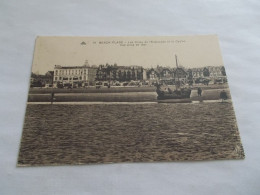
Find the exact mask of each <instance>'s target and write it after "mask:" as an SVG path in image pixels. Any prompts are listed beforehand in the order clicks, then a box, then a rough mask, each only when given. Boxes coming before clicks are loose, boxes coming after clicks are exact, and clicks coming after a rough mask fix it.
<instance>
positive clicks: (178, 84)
mask: <svg viewBox="0 0 260 195" xmlns="http://www.w3.org/2000/svg"><path fill="white" fill-rule="evenodd" d="M175 61H176V67H177V69H176V76H177V80H178V83H177V85H176V84H175V86H176V89H178V88H179V87H180V78H179V74H178V68H179V65H178V59H177V55H176V54H175Z"/></svg>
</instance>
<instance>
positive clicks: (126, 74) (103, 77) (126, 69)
mask: <svg viewBox="0 0 260 195" xmlns="http://www.w3.org/2000/svg"><path fill="white" fill-rule="evenodd" d="M96 80H97V81H119V82H125V81H142V80H146V71H145V69H144V68H143V67H142V66H117V65H116V64H115V65H108V64H106V65H100V66H99V67H98V69H97V73H96Z"/></svg>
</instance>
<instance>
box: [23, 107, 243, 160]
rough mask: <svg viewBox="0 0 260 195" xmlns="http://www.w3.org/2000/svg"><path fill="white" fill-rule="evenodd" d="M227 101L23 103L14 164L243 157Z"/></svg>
mask: <svg viewBox="0 0 260 195" xmlns="http://www.w3.org/2000/svg"><path fill="white" fill-rule="evenodd" d="M243 155H244V153H243V149H242V146H241V144H240V138H239V134H238V129H237V126H236V123H235V116H234V112H233V108H232V104H231V103H201V104H135V105H125V104H122V105H113V104H95V105H40V104H38V105H27V112H26V118H25V123H24V132H23V137H22V143H21V148H20V154H19V162H18V164H19V165H41V164H49V165H51V164H84V163H101V162H105V163H108V162H127V161H128V162H129V161H130V162H140V161H145V162H147V161H173V160H204V159H208V160H209V159H231V158H236V159H239V158H243Z"/></svg>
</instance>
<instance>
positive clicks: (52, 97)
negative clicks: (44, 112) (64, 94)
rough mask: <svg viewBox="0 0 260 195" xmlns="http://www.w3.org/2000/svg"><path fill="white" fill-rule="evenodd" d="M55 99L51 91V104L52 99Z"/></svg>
mask: <svg viewBox="0 0 260 195" xmlns="http://www.w3.org/2000/svg"><path fill="white" fill-rule="evenodd" d="M54 100H55V98H54V92H51V104H53V101H54Z"/></svg>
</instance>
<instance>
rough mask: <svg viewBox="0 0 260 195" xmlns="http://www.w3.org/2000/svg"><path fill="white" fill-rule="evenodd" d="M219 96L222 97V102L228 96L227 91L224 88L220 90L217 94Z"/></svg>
mask: <svg viewBox="0 0 260 195" xmlns="http://www.w3.org/2000/svg"><path fill="white" fill-rule="evenodd" d="M219 97H220V99H222V102H223V101H224V100H226V99H227V98H228V97H227V92H225V90H222V91H221V92H220V94H219Z"/></svg>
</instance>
